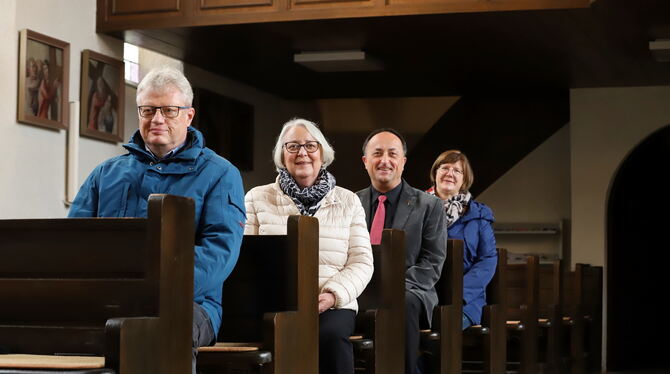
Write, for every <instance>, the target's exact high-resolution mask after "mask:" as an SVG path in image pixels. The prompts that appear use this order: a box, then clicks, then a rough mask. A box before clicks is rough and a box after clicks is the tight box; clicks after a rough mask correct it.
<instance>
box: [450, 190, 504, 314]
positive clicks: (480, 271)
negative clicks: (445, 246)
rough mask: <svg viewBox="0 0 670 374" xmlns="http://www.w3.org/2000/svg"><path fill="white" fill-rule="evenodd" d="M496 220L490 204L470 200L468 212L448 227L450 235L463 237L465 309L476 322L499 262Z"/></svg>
mask: <svg viewBox="0 0 670 374" xmlns="http://www.w3.org/2000/svg"><path fill="white" fill-rule="evenodd" d="M493 222H494V218H493V212H492V211H491V208H489V207H488V206H486V205H484V204H481V203H478V202H476V201H474V200H471V201H470V205H469V208H468V210H467V212H465V215H464V216H462V217H460V218H459V219H458V220H457V221H456V222H454V224H453V225H451V226H450V227H449V239H461V240H463V245H464V248H463V251H464V252H463V313H465V314H466V315H467V316H468V317H469V318H470V319H471V320H472V321H473V322H474V324H480V323H481V319H482V308H483V307H484V305H486V285H487V284H489V282H490V281H491V278H493V274H494V273H495V271H496V264H497V262H498V253H497V252H496V238H495V237H494V236H493V227H492V224H493Z"/></svg>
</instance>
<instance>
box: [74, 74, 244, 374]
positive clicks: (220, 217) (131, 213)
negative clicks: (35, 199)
mask: <svg viewBox="0 0 670 374" xmlns="http://www.w3.org/2000/svg"><path fill="white" fill-rule="evenodd" d="M192 102H193V90H192V89H191V85H190V83H189V82H188V80H187V79H186V77H184V75H183V74H182V73H181V72H180V71H178V70H176V69H172V68H160V69H156V70H152V71H151V72H149V73H148V74H147V76H146V77H145V78H144V79H143V80H142V82H140V84H139V85H138V86H137V105H138V113H139V129H138V130H137V131H136V132H135V134H133V136H132V138H131V140H130V142H129V143H128V144H125V145H124V147H125V148H126V149H127V150H128V153H127V154H125V155H121V156H117V157H114V158H112V159H109V160H107V161H105V162H103V163H102V164H100V165H98V166H97V167H96V168H95V169H94V170H93V172H92V173H91V175H89V177H88V178H87V179H86V181H85V182H84V185H83V186H82V187H81V189H80V190H79V193H78V194H77V197H76V198H75V200H74V202H73V203H72V207H71V208H70V214H69V216H70V217H146V216H147V199H148V197H149V195H150V194H152V193H165V194H172V195H180V196H187V197H190V198H192V199H193V200H194V201H195V231H196V237H195V270H194V292H193V296H194V303H193V347H194V350H193V372H194V373H195V355H196V350H195V348H196V347H198V346H205V345H210V344H212V343H213V342H214V341H215V338H216V334H217V332H218V331H219V327H220V325H221V287H222V284H223V281H224V280H225V279H226V278H227V277H228V275H229V274H230V272H231V271H232V270H233V267H234V266H235V263H236V262H237V258H238V255H239V250H240V244H241V242H242V235H243V232H244V222H245V220H246V218H245V209H244V188H243V186H242V178H241V177H240V173H239V171H238V170H237V168H235V166H233V165H232V164H231V163H230V162H228V161H227V160H226V159H224V158H223V157H220V156H218V155H217V154H216V153H214V152H213V151H212V150H210V149H209V148H205V142H204V139H203V136H202V133H200V132H199V131H198V130H196V129H194V128H192V127H190V124H191V121H192V120H193V116H194V115H195V109H193V107H192V106H191V104H192Z"/></svg>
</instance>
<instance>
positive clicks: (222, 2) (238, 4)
mask: <svg viewBox="0 0 670 374" xmlns="http://www.w3.org/2000/svg"><path fill="white" fill-rule="evenodd" d="M273 4H274V1H273V0H200V2H199V3H198V9H216V8H242V7H267V6H271V5H273Z"/></svg>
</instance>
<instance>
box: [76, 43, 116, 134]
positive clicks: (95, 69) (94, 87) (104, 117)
mask: <svg viewBox="0 0 670 374" xmlns="http://www.w3.org/2000/svg"><path fill="white" fill-rule="evenodd" d="M123 74H124V68H123V61H122V60H118V59H115V58H112V57H109V56H105V55H102V54H100V53H97V52H93V51H91V50H88V49H86V50H84V51H83V52H82V53H81V98H80V100H81V106H80V116H79V133H80V134H81V135H82V136H86V137H89V138H94V139H100V140H105V141H109V142H120V141H123V113H124V108H123V105H124V91H125V81H124V77H123Z"/></svg>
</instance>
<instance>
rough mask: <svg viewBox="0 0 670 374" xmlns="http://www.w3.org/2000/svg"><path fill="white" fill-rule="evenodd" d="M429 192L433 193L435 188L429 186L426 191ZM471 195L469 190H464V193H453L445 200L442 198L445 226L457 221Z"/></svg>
mask: <svg viewBox="0 0 670 374" xmlns="http://www.w3.org/2000/svg"><path fill="white" fill-rule="evenodd" d="M426 192H428V193H429V194H431V195H435V188H434V187H431V188H430V189H429V190H428V191H426ZM471 198H472V195H471V194H470V192H468V191H466V192H465V193H459V194H457V195H454V196H452V197H450V198H448V199H447V200H444V210H445V211H446V214H447V227H450V226H451V225H453V224H454V222H456V221H458V219H459V218H461V216H462V215H463V212H464V211H465V208H466V207H467V206H468V204H469V203H470V199H471Z"/></svg>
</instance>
